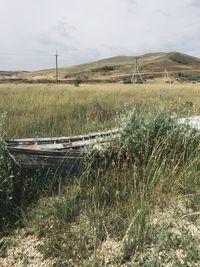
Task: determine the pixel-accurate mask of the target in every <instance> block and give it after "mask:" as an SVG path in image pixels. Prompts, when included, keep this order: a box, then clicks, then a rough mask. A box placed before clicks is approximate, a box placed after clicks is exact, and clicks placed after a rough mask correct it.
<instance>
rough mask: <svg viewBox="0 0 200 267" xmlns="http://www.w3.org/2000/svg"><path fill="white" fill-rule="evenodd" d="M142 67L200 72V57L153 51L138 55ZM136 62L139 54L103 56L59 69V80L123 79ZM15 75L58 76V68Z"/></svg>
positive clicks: (30, 77) (149, 71) (151, 70)
mask: <svg viewBox="0 0 200 267" xmlns="http://www.w3.org/2000/svg"><path fill="white" fill-rule="evenodd" d="M138 58H139V60H138V62H139V69H140V71H141V73H143V75H144V76H145V75H146V76H147V78H148V76H150V75H151V76H152V75H153V76H154V77H159V76H161V75H162V74H163V71H164V70H165V69H167V70H168V71H169V72H172V73H173V72H174V73H175V74H177V73H178V72H185V73H195V72H198V73H199V74H200V58H197V57H192V56H189V55H186V54H183V53H179V52H170V53H164V52H163V53H149V54H145V55H141V56H139V57H138ZM134 66H135V57H133V56H117V57H112V58H107V59H102V60H99V61H96V62H92V63H88V64H82V65H77V66H73V67H66V68H60V69H59V80H62V81H68V82H70V81H74V80H75V79H80V80H81V81H120V80H122V79H123V77H126V76H130V75H132V73H133V69H134ZM13 78H19V79H26V80H32V81H34V80H50V81H51V80H54V79H55V70H54V69H50V70H42V71H35V72H27V73H24V72H23V73H18V74H16V75H14V76H13Z"/></svg>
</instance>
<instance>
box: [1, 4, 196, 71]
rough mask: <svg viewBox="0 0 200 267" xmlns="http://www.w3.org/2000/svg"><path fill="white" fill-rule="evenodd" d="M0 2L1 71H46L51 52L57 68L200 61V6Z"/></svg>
mask: <svg viewBox="0 0 200 267" xmlns="http://www.w3.org/2000/svg"><path fill="white" fill-rule="evenodd" d="M0 2H1V8H0V31H1V42H0V69H2V70H3V69H40V68H42V69H44V68H51V67H52V66H53V64H54V54H55V51H56V50H58V52H59V54H60V57H59V63H60V65H61V66H67V65H74V64H78V63H84V62H88V61H90V60H91V61H92V60H98V59H100V58H105V57H111V56H115V55H122V54H123V55H124V54H127V55H135V54H142V53H146V52H152V51H154V52H155V51H170V50H178V51H182V52H185V53H190V54H193V55H196V56H200V47H199V45H198V44H199V41H200V40H199V39H200V37H199V36H200V34H199V33H200V27H199V26H198V25H200V16H199V12H200V1H199V0H181V1H180V0H177V1H174V0H168V1H166V0H151V1H149V0H137V1H136V0H101V1H99V0H84V1H82V0H73V1H71V0H57V1H54V0H18V1H11V0H0ZM11 54H12V55H11ZM22 55H23V56H22Z"/></svg>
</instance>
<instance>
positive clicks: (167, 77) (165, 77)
mask: <svg viewBox="0 0 200 267" xmlns="http://www.w3.org/2000/svg"><path fill="white" fill-rule="evenodd" d="M164 82H165V83H172V80H171V78H170V77H169V72H168V71H167V69H165V70H164Z"/></svg>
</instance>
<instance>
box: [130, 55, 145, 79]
mask: <svg viewBox="0 0 200 267" xmlns="http://www.w3.org/2000/svg"><path fill="white" fill-rule="evenodd" d="M138 66H139V64H138V58H137V57H136V58H135V70H134V72H133V75H132V78H131V82H132V83H144V80H143V78H142V75H141V74H140V71H139V68H138Z"/></svg>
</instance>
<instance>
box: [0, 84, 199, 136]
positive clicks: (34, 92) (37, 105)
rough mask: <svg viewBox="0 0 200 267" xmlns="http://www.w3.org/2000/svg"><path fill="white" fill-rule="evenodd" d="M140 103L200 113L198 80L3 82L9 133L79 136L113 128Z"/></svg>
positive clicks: (0, 91)
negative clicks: (167, 82)
mask: <svg viewBox="0 0 200 267" xmlns="http://www.w3.org/2000/svg"><path fill="white" fill-rule="evenodd" d="M136 104H144V105H145V106H148V107H155V106H162V107H163V106H168V108H170V110H171V111H172V112H178V111H180V110H181V111H183V110H184V111H187V110H188V111H190V112H193V113H194V114H199V113H200V87H199V85H198V84H183V85H180V84H173V85H168V84H164V83H157V84H145V85H134V86H133V85H123V84H106V85H101V84H97V85H88V84H84V85H81V86H80V87H74V86H71V85H54V84H51V85H39V84H37V85H34V84H33V85H27V84H1V85H0V114H3V113H6V118H5V124H4V131H5V137H7V138H22V137H36V136H40V137H45V136H62V135H74V134H81V133H87V132H91V131H96V130H99V129H106V128H110V127H112V126H113V125H114V124H115V119H116V117H117V114H119V113H120V112H123V111H124V110H125V109H127V108H128V109H129V108H131V107H134V106H135V105H136Z"/></svg>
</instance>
